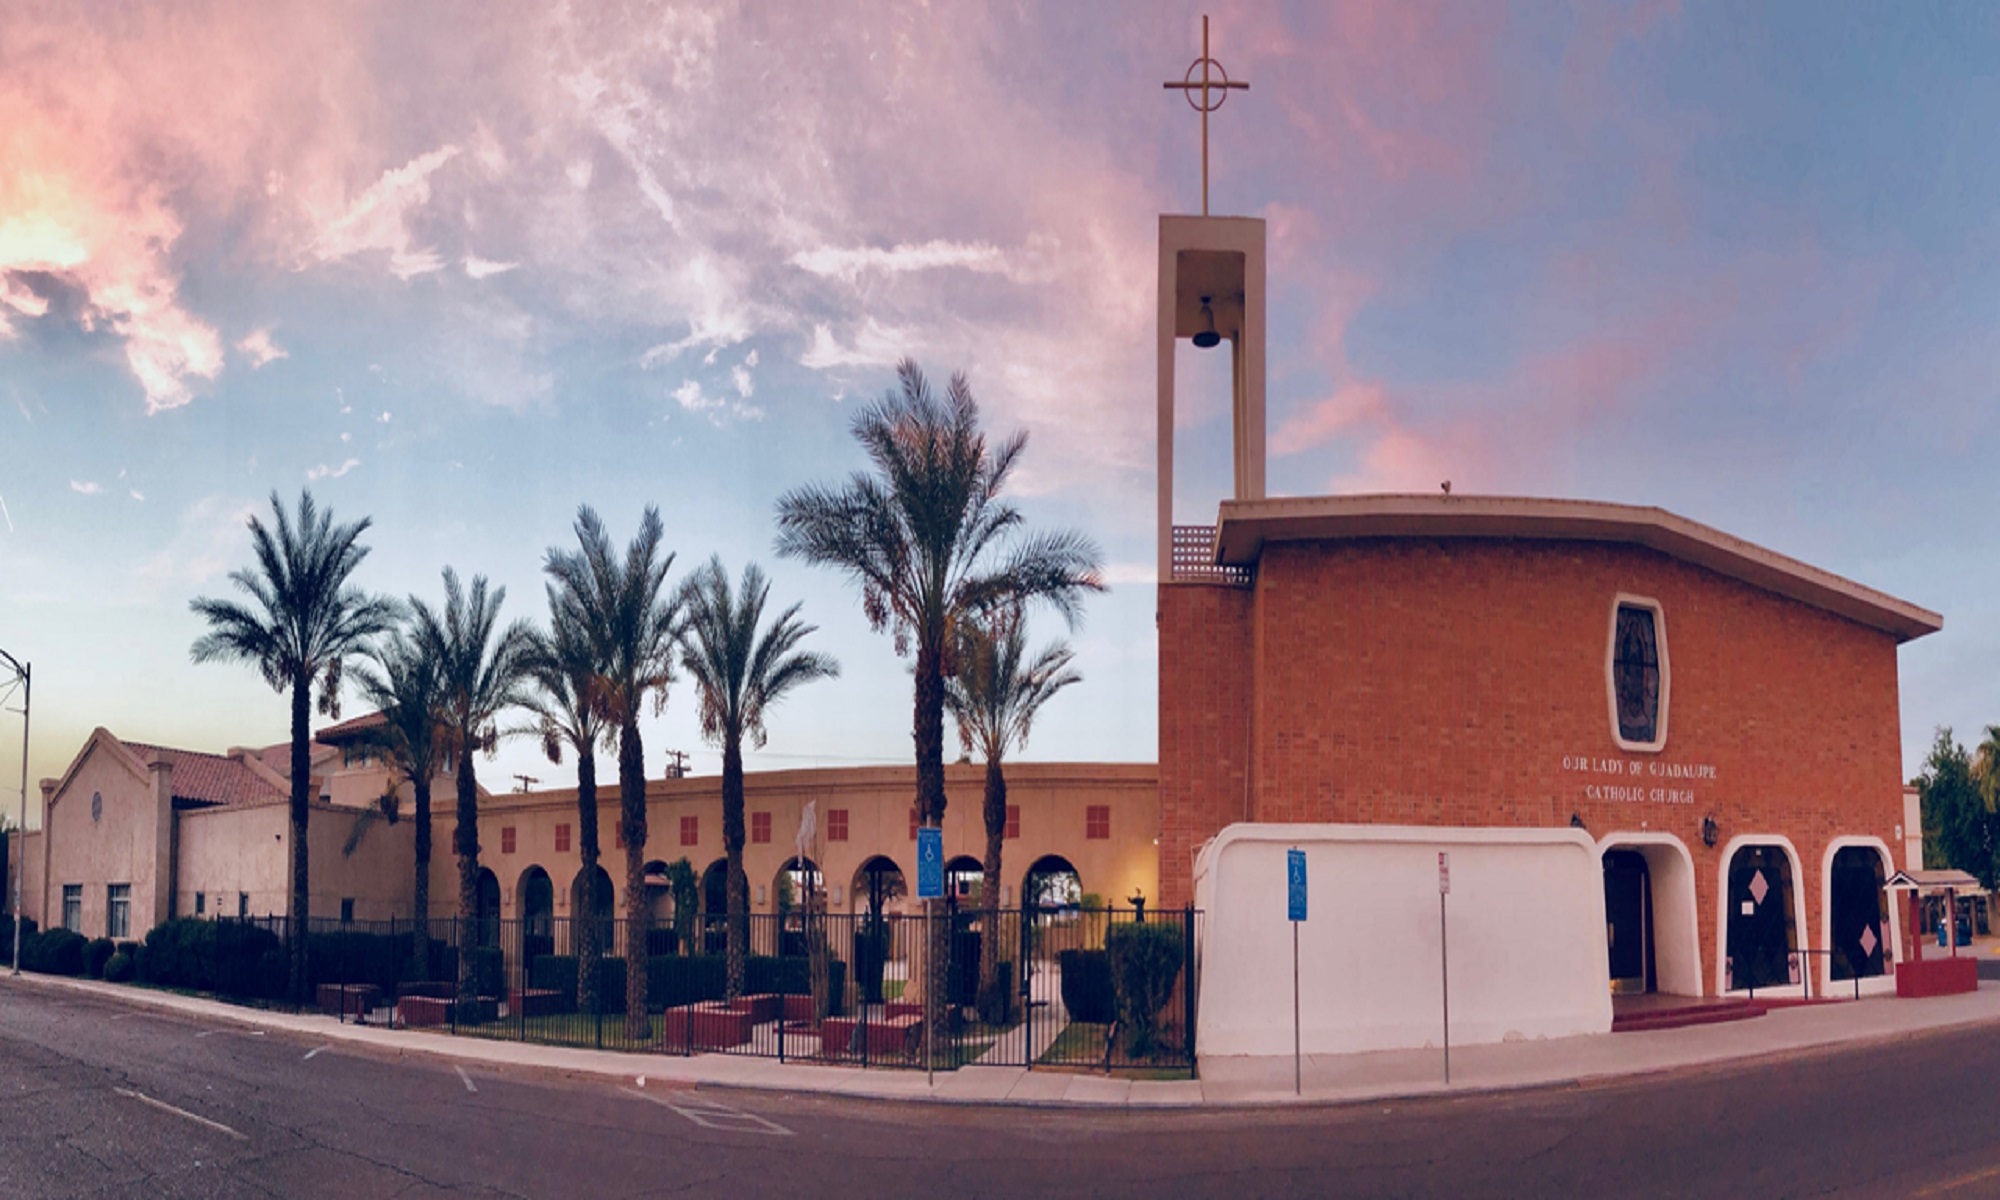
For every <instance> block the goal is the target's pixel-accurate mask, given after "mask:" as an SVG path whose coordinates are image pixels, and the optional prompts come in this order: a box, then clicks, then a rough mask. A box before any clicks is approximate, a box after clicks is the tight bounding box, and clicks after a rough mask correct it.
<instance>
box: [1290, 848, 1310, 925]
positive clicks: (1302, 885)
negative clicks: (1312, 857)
mask: <svg viewBox="0 0 2000 1200" xmlns="http://www.w3.org/2000/svg"><path fill="white" fill-rule="evenodd" d="M1285 894H1286V898H1287V901H1288V906H1289V908H1290V910H1291V919H1292V920H1294V921H1303V920H1305V919H1306V852H1305V851H1303V850H1300V849H1297V848H1293V849H1291V850H1287V851H1285Z"/></svg>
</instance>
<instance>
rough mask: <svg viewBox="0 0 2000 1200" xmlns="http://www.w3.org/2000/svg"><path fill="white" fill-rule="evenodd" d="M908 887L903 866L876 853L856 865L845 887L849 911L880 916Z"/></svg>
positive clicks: (903, 895) (899, 899) (901, 897)
mask: <svg viewBox="0 0 2000 1200" xmlns="http://www.w3.org/2000/svg"><path fill="white" fill-rule="evenodd" d="M909 890H910V889H909V885H908V884H907V883H906V882H905V881H904V879H903V869H902V868H901V867H899V866H897V865H896V861H895V860H894V859H892V858H890V857H888V856H887V855H883V854H877V855H876V856H875V857H873V858H871V859H869V860H868V861H866V862H864V863H862V864H861V865H860V866H859V867H857V868H855V871H854V880H853V883H852V884H851V885H850V886H849V888H848V889H847V899H848V908H849V910H850V911H852V912H856V913H867V914H868V915H869V916H870V917H875V918H879V917H881V916H882V915H883V913H885V912H887V911H888V910H889V908H890V906H891V905H895V904H897V902H898V901H901V900H902V899H903V898H904V897H905V896H907V895H909Z"/></svg>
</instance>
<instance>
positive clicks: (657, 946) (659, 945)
mask: <svg viewBox="0 0 2000 1200" xmlns="http://www.w3.org/2000/svg"><path fill="white" fill-rule="evenodd" d="M680 947H681V935H680V934H679V933H678V932H676V931H675V930H673V929H648V930H647V931H646V956H647V957H648V958H651V957H654V956H656V955H661V954H679V953H680Z"/></svg>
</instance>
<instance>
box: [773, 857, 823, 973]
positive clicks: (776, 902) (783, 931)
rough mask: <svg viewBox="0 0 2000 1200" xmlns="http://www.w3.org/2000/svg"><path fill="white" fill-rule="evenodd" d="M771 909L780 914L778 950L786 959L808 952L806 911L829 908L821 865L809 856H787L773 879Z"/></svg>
mask: <svg viewBox="0 0 2000 1200" xmlns="http://www.w3.org/2000/svg"><path fill="white" fill-rule="evenodd" d="M771 908H772V909H773V911H775V912H776V913H777V914H778V927H779V935H778V944H777V947H776V953H777V954H779V955H780V956H783V957H787V958H789V957H792V956H795V955H803V954H805V952H806V934H805V914H806V913H807V912H808V911H813V912H824V911H826V881H825V880H824V879H822V878H821V876H820V871H819V864H818V863H816V862H814V861H813V860H812V859H810V858H798V857H796V856H794V857H792V858H788V859H786V860H785V865H784V866H781V867H779V868H778V874H777V876H776V877H775V878H773V879H772V881H771ZM765 953H771V951H768V950H767V951H765Z"/></svg>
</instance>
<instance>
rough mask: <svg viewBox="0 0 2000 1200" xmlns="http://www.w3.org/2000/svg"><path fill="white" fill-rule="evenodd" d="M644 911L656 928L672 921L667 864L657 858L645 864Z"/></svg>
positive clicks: (672, 899)
mask: <svg viewBox="0 0 2000 1200" xmlns="http://www.w3.org/2000/svg"><path fill="white" fill-rule="evenodd" d="M646 911H647V912H648V913H650V914H652V918H653V924H654V925H656V926H659V925H667V924H670V923H671V922H672V921H673V917H674V889H673V884H672V883H671V882H670V881H669V880H668V879H667V864H666V863H664V862H662V861H661V860H659V859H657V858H656V859H654V860H653V861H652V862H649V863H647V864H646Z"/></svg>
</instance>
